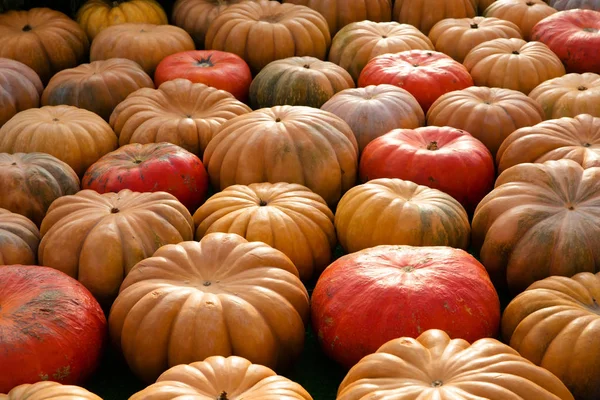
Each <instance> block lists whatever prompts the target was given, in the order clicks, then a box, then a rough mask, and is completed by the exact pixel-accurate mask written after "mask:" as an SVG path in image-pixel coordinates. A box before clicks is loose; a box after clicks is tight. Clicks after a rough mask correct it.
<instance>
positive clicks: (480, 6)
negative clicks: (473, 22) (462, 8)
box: [477, 0, 496, 15]
mask: <svg viewBox="0 0 600 400" xmlns="http://www.w3.org/2000/svg"><path fill="white" fill-rule="evenodd" d="M495 1H496V0H477V12H478V15H482V14H483V12H484V11H485V9H486V8H488V7H489V6H491V5H492V4H494V2H495Z"/></svg>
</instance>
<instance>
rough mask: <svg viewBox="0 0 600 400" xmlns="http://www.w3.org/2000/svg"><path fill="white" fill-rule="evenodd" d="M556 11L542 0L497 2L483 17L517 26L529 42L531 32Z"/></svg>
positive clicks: (502, 0) (505, 0) (503, 0)
mask: <svg viewBox="0 0 600 400" xmlns="http://www.w3.org/2000/svg"><path fill="white" fill-rule="evenodd" d="M555 12H556V10H555V9H554V8H552V7H550V6H549V5H548V4H547V3H545V2H544V1H543V0H497V1H495V2H494V3H493V4H492V5H490V6H489V7H488V8H486V10H485V12H484V13H483V16H484V17H486V18H499V19H503V20H506V21H510V22H512V23H514V24H515V25H517V26H518V27H519V29H520V30H521V33H522V34H523V38H524V39H525V40H528V41H529V40H531V30H532V29H533V27H534V26H535V24H537V23H538V22H539V21H541V20H542V19H544V18H546V17H547V16H549V15H552V14H554V13H555Z"/></svg>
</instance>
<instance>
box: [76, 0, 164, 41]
mask: <svg viewBox="0 0 600 400" xmlns="http://www.w3.org/2000/svg"><path fill="white" fill-rule="evenodd" d="M75 19H76V20H77V23H79V25H81V27H82V28H83V29H84V30H85V32H86V33H87V35H88V38H89V39H90V40H92V39H94V38H95V37H96V36H97V35H98V33H100V31H102V30H103V29H106V28H108V27H109V26H112V25H118V24H124V23H128V22H129V23H145V24H156V25H164V24H168V23H169V20H168V18H167V14H165V10H163V8H162V7H161V5H160V3H158V2H157V1H156V0H117V1H113V0H87V1H86V2H85V3H84V4H83V5H82V6H81V8H80V9H79V10H78V11H77V15H76V17H75Z"/></svg>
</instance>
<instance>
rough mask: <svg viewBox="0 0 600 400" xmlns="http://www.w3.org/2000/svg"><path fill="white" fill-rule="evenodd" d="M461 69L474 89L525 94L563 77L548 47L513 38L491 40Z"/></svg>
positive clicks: (468, 58) (482, 44) (557, 62)
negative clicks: (486, 88) (468, 75)
mask: <svg viewBox="0 0 600 400" xmlns="http://www.w3.org/2000/svg"><path fill="white" fill-rule="evenodd" d="M515 56H517V57H515ZM463 65H464V66H465V67H466V68H467V69H468V70H469V73H470V74H471V76H472V77H473V81H474V82H475V86H487V87H497V88H503V89H513V90H518V91H520V92H523V93H525V94H529V92H531V91H532V90H533V89H534V88H535V87H536V86H538V85H539V84H540V83H542V82H544V81H547V80H549V79H552V78H557V77H559V76H563V75H564V74H565V67H564V66H563V64H562V62H561V61H560V59H559V58H558V57H557V56H556V54H554V53H553V52H552V50H550V48H548V46H546V45H545V44H543V43H540V42H526V41H525V40H523V39H515V38H512V39H494V40H490V41H488V42H483V43H481V44H479V45H477V46H475V47H474V48H473V49H472V50H471V51H470V52H469V53H468V54H467V56H466V57H465V60H464V61H463Z"/></svg>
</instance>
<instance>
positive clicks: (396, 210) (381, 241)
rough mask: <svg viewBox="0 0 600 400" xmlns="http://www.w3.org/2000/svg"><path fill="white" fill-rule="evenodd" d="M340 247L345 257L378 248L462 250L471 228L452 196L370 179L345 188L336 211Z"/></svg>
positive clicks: (409, 184) (401, 182) (405, 183)
mask: <svg viewBox="0 0 600 400" xmlns="http://www.w3.org/2000/svg"><path fill="white" fill-rule="evenodd" d="M334 222H335V229H336V231H337V235H338V240H339V243H340V244H341V245H342V247H343V248H344V250H346V252H347V253H354V252H356V251H360V250H363V249H367V248H369V247H375V246H379V245H409V246H450V247H455V248H459V249H466V248H467V247H468V245H469V235H470V233H471V227H470V226H469V218H468V217H467V213H466V211H465V209H464V208H463V207H462V206H461V205H460V203H459V202H458V201H457V200H455V199H454V198H453V197H452V196H450V195H448V194H446V193H444V192H441V191H439V190H437V189H432V188H429V187H427V186H421V185H417V184H416V183H414V182H410V181H404V180H401V179H396V178H394V179H391V178H381V179H373V180H371V181H368V182H367V183H363V184H362V185H358V186H355V187H353V188H352V189H350V190H349V191H348V192H347V193H346V194H345V195H344V197H342V199H341V200H340V202H339V204H338V206H337V210H336V212H335V220H334Z"/></svg>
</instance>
